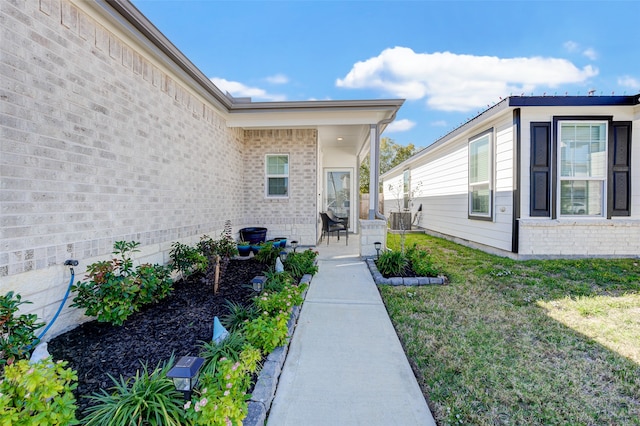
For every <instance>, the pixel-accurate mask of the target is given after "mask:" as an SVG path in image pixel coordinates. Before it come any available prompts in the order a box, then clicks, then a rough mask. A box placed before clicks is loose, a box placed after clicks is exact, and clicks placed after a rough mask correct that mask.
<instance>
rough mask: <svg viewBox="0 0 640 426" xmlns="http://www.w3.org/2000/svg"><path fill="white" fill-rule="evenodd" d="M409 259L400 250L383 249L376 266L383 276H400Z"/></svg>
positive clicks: (403, 272) (402, 274)
mask: <svg viewBox="0 0 640 426" xmlns="http://www.w3.org/2000/svg"><path fill="white" fill-rule="evenodd" d="M408 265H409V261H408V260H407V257H406V256H405V254H404V253H402V252H401V251H392V250H389V251H385V252H384V253H382V254H381V255H380V257H379V258H378V260H377V261H376V266H377V267H378V270H379V271H380V273H381V274H382V275H384V276H391V277H401V276H404V274H405V269H406V267H407V266H408Z"/></svg>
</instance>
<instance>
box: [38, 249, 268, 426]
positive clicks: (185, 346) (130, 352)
mask: <svg viewBox="0 0 640 426" xmlns="http://www.w3.org/2000/svg"><path fill="white" fill-rule="evenodd" d="M263 270H264V266H263V265H262V264H260V263H259V262H257V261H255V260H231V261H230V262H229V263H228V264H227V265H226V266H225V267H224V271H223V273H222V274H221V276H220V285H219V289H218V293H217V294H216V295H214V294H213V283H212V280H210V279H208V278H207V276H204V275H198V276H192V277H190V278H189V279H188V280H180V281H178V282H176V283H175V284H174V290H173V292H172V293H171V295H170V296H168V297H167V298H166V299H164V300H162V301H160V302H159V303H157V304H154V305H150V306H146V307H144V308H142V310H141V311H139V312H136V313H135V314H133V315H132V316H130V317H129V318H128V319H127V320H126V321H125V323H124V324H123V325H122V326H112V325H110V324H105V323H99V322H97V321H91V322H88V323H84V324H82V325H80V326H78V327H77V328H75V329H73V330H71V331H69V332H67V333H65V334H62V335H60V336H58V337H56V338H55V339H53V340H51V341H50V342H49V346H48V350H49V353H50V354H51V355H52V356H53V358H54V359H56V360H66V361H69V367H71V368H73V369H74V370H76V371H77V373H78V387H77V389H76V391H75V392H74V393H75V395H76V399H77V404H78V410H79V413H81V412H82V411H84V409H86V408H87V407H88V406H89V405H90V403H91V400H89V399H87V398H83V397H82V396H83V395H91V394H92V393H94V392H98V391H99V390H100V389H107V390H108V389H109V388H110V387H112V386H113V381H112V380H111V379H110V378H109V375H111V376H113V377H115V378H119V376H123V377H125V378H128V377H132V376H134V375H135V374H136V370H138V369H140V368H141V364H140V361H144V362H146V363H147V365H148V366H149V369H150V370H153V369H154V368H155V367H156V366H157V365H158V364H160V363H162V362H164V361H167V360H168V359H169V358H170V357H171V355H172V354H175V356H176V358H179V357H181V356H184V355H192V356H195V355H197V354H198V351H199V345H200V343H201V342H204V341H210V340H211V339H212V335H213V317H214V316H216V315H217V316H218V317H222V316H224V315H225V314H227V313H228V309H227V307H226V301H227V300H229V301H233V302H236V303H242V304H247V303H249V302H250V300H251V296H252V290H251V288H250V286H249V285H248V284H249V282H250V280H251V278H253V277H254V276H256V275H261V274H262V271H263ZM210 275H211V274H209V276H210ZM78 417H81V416H80V415H79V416H78Z"/></svg>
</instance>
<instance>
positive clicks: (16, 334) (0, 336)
mask: <svg viewBox="0 0 640 426" xmlns="http://www.w3.org/2000/svg"><path fill="white" fill-rule="evenodd" d="M25 303H31V302H28V301H24V302H23V301H22V298H21V296H20V295H19V294H15V295H14V293H13V292H12V291H10V292H8V293H7V294H6V295H5V296H1V297H0V372H1V371H2V366H4V365H5V364H10V363H12V362H13V361H14V360H16V359H22V358H28V357H29V351H30V348H31V347H32V346H33V345H35V344H37V343H38V339H37V338H36V335H35V333H34V331H35V330H37V329H38V328H40V327H42V326H43V325H44V324H43V323H41V322H37V320H38V316H37V315H35V314H28V315H16V313H17V312H18V310H19V309H20V305H22V304H25Z"/></svg>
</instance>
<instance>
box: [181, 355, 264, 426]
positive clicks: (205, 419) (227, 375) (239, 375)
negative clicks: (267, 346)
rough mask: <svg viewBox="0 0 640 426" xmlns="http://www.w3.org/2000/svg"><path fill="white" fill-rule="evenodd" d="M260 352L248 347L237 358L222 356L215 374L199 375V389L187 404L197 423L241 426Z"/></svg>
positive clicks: (188, 416)
mask: <svg viewBox="0 0 640 426" xmlns="http://www.w3.org/2000/svg"><path fill="white" fill-rule="evenodd" d="M260 358H261V354H260V351H259V350H258V349H255V348H253V347H251V346H245V348H244V349H243V351H242V353H241V354H240V356H239V359H238V360H235V361H234V360H232V359H229V358H225V357H222V358H220V359H219V362H218V365H217V368H216V371H215V372H214V373H213V374H201V375H200V386H199V388H200V390H199V391H197V392H196V394H194V395H193V397H192V399H191V401H187V403H186V404H185V405H184V408H185V417H186V419H187V421H190V422H192V424H194V425H214V426H218V425H220V426H227V425H232V424H233V425H240V424H242V421H243V419H244V418H245V417H246V416H247V413H248V405H247V399H248V395H247V390H248V389H249V386H250V385H251V375H252V373H254V372H255V371H256V370H257V368H258V361H260Z"/></svg>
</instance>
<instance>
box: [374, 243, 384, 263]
mask: <svg viewBox="0 0 640 426" xmlns="http://www.w3.org/2000/svg"><path fill="white" fill-rule="evenodd" d="M373 246H374V247H375V248H376V253H377V254H376V259H379V258H380V249H381V248H382V243H381V242H380V241H376V242H375V243H373Z"/></svg>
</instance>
